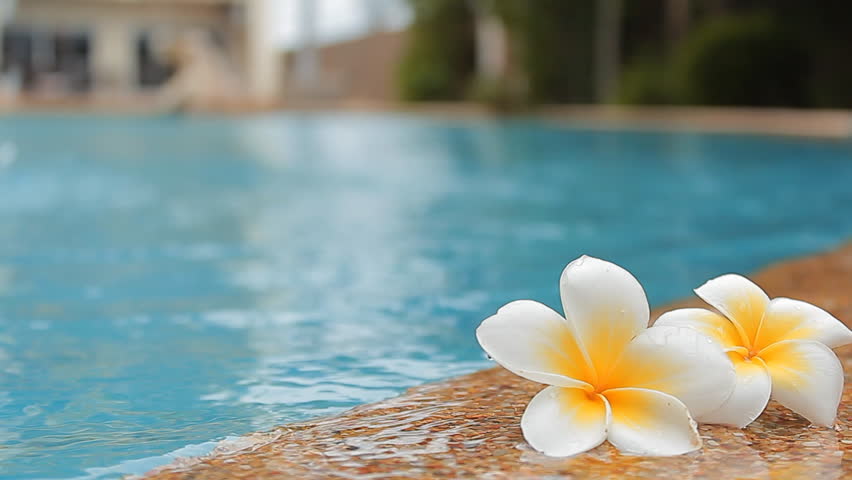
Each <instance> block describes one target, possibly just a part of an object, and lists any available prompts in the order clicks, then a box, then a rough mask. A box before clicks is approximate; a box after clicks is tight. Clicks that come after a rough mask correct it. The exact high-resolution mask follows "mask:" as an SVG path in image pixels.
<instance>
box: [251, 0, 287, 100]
mask: <svg viewBox="0 0 852 480" xmlns="http://www.w3.org/2000/svg"><path fill="white" fill-rule="evenodd" d="M274 1H276V0H251V1H250V2H248V5H247V8H248V12H247V15H246V19H247V25H246V30H247V33H248V45H247V47H248V52H247V57H248V83H249V88H250V90H251V94H252V96H253V97H254V98H255V99H257V100H260V101H262V102H274V101H276V100H278V97H279V95H280V92H281V82H282V80H283V79H282V77H281V66H282V65H281V64H282V59H281V58H280V55H279V51H278V47H277V46H276V44H275V35H274V33H275V32H274V28H275V16H274V15H273V12H272V8H273V7H272V2H274Z"/></svg>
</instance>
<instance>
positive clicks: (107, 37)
mask: <svg viewBox="0 0 852 480" xmlns="http://www.w3.org/2000/svg"><path fill="white" fill-rule="evenodd" d="M134 33H135V32H134V30H133V29H132V28H131V26H130V25H128V24H126V23H115V22H112V21H102V22H99V23H97V24H96V26H95V28H94V35H93V36H92V41H93V45H92V47H93V48H92V69H93V72H94V83H95V90H96V91H107V92H112V93H121V94H126V93H129V92H131V91H133V90H134V87H135V86H136V78H137V75H136V70H137V58H136V48H135V47H136V38H135V36H134Z"/></svg>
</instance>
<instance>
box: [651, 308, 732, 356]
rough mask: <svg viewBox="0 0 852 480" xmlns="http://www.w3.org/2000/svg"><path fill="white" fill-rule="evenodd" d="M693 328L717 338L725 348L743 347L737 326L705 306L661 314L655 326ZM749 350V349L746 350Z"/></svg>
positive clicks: (714, 338)
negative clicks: (704, 307)
mask: <svg viewBox="0 0 852 480" xmlns="http://www.w3.org/2000/svg"><path fill="white" fill-rule="evenodd" d="M665 325H669V326H674V327H687V328H691V329H693V330H695V331H697V332H698V333H701V334H702V335H707V336H708V337H710V338H711V339H713V340H715V341H716V342H717V343H719V345H721V346H722V348H723V349H724V350H726V351H727V350H739V347H743V346H744V345H743V344H742V339H741V338H740V334H739V333H738V332H737V328H736V327H735V326H734V324H733V323H731V321H730V320H728V319H727V318H726V317H723V316H722V315H719V314H718V313H716V312H711V311H710V310H706V309H703V308H681V309H678V310H672V311H670V312H666V313H664V314H662V315H660V318H658V319H657V321H656V322H654V326H655V327H656V326H665ZM746 352H747V350H746Z"/></svg>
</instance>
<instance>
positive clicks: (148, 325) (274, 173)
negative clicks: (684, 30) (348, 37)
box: [0, 114, 852, 479]
mask: <svg viewBox="0 0 852 480" xmlns="http://www.w3.org/2000/svg"><path fill="white" fill-rule="evenodd" d="M850 180H852V144H850V143H844V142H834V143H831V142H818V141H809V140H792V139H778V138H760V137H751V136H731V135H728V136H723V135H699V134H689V133H639V132H606V131H590V130H581V129H569V128H562V127H556V126H548V125H544V124H540V123H536V122H534V121H524V120H515V121H511V122H493V121H446V120H443V119H440V118H425V117H415V116H406V115H386V114H385V115H367V114H274V115H264V116H252V117H244V118H230V119H229V118H179V117H174V118H169V117H166V118H123V117H80V116H16V117H6V118H3V119H0V418H1V419H2V420H1V421H0V478H10V479H11V478H15V479H25V478H72V477H83V478H112V477H116V476H119V475H121V474H126V473H142V472H144V471H146V470H148V469H150V468H152V467H154V466H157V465H160V464H163V463H166V462H168V461H169V460H170V458H171V457H172V456H174V455H194V454H201V453H204V452H205V451H207V450H209V449H210V448H211V446H212V442H213V441H215V440H218V439H221V438H223V437H226V436H229V435H239V434H243V433H247V432H250V431H254V430H258V429H265V428H268V427H271V426H273V425H275V424H278V423H282V422H290V421H296V420H301V419H305V418H309V417H313V416H318V415H327V414H331V413H335V412H339V411H341V410H342V409H345V408H347V407H350V406H353V405H356V404H359V403H364V402H370V401H374V400H379V399H382V398H385V397H388V396H392V395H395V394H397V393H399V392H401V391H402V390H403V389H405V388H406V387H409V386H412V385H416V384H419V383H423V382H426V381H430V380H436V379H440V378H445V377H449V376H453V375H457V374H460V373H464V372H469V371H472V370H475V369H478V368H481V367H485V366H488V365H489V363H488V362H487V361H486V360H485V358H484V356H483V354H482V353H481V350H480V349H479V347H478V346H477V344H476V341H475V339H474V337H473V330H474V328H475V327H476V325H477V324H478V323H479V321H480V320H481V319H482V318H484V317H485V316H487V315H489V314H490V313H492V312H494V311H495V310H496V309H497V308H498V307H499V306H501V305H502V304H503V303H505V302H507V301H509V300H513V299H518V298H533V299H537V300H540V301H544V302H546V303H548V304H550V305H552V306H558V305H559V301H558V292H557V290H556V288H557V287H556V285H557V279H558V277H559V274H560V273H561V270H562V267H563V266H564V265H565V263H567V262H568V261H570V260H571V259H573V258H575V257H577V256H578V255H580V254H582V253H587V254H590V255H595V256H599V257H603V258H606V259H609V260H612V261H615V262H616V263H619V264H621V265H623V266H625V267H626V268H628V269H629V270H631V271H632V272H633V273H634V274H636V276H637V277H638V278H639V279H640V281H642V282H643V284H644V285H645V287H646V289H647V291H648V294H649V297H650V299H651V302H652V303H655V304H659V303H660V302H664V301H667V300H671V299H674V298H676V297H680V296H685V295H688V294H690V289H691V288H692V287H694V286H696V285H697V284H699V283H701V282H702V281H703V280H705V279H707V278H710V277H711V276H715V275H718V274H721V273H725V272H728V271H743V272H745V271H749V270H752V269H754V268H757V267H759V266H762V265H764V264H765V263H767V262H770V261H773V260H777V259H779V258H782V257H786V256H790V255H797V254H802V253H806V252H812V251H815V250H819V249H823V248H827V247H829V246H832V245H835V244H837V243H838V242H841V241H842V240H844V239H846V238H848V237H849V236H851V235H852V215H850V211H852V187H850Z"/></svg>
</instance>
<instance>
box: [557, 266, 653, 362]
mask: <svg viewBox="0 0 852 480" xmlns="http://www.w3.org/2000/svg"><path fill="white" fill-rule="evenodd" d="M559 287H560V292H561V294H562V306H563V308H564V309H565V316H566V318H567V319H568V321H569V322H571V323H572V324H573V325H574V326H575V328H576V330H577V333H578V334H579V338H580V344H581V346H582V347H583V348H584V349H585V352H586V353H588V356H589V359H590V362H591V363H592V365H593V366H594V367H595V371H596V372H597V373H598V375H605V374H606V372H608V371H609V369H610V368H611V366H612V364H613V363H614V362H615V361H616V360H617V358H618V356H619V355H620V354H621V352H622V350H623V349H624V347H625V346H626V345H627V343H628V342H630V340H631V339H632V338H633V337H634V336H636V334H638V333H639V332H641V331H642V330H644V329H645V328H646V327H647V326H648V320H649V318H650V313H649V310H648V299H647V298H646V297H645V291H644V290H642V286H641V285H639V282H638V281H636V278H634V277H633V275H631V274H630V273H629V272H628V271H627V270H625V269H623V268H621V267H619V266H618V265H615V264H612V263H610V262H605V261H603V260H599V259H597V258H592V257H587V256H583V257H580V258H578V259H577V260H574V261H573V262H571V263H570V264H568V266H567V267H565V270H564V271H563V272H562V278H561V279H560V282H559Z"/></svg>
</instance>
